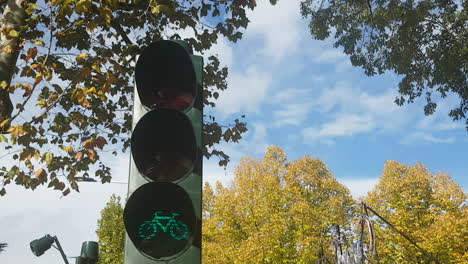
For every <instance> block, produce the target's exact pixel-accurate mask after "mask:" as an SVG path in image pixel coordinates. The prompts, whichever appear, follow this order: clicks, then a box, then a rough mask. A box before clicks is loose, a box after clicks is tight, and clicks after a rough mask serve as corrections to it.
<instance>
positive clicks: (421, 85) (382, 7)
mask: <svg viewBox="0 0 468 264" xmlns="http://www.w3.org/2000/svg"><path fill="white" fill-rule="evenodd" d="M457 2H458V4H457ZM301 14H302V15H303V16H304V17H306V18H308V17H310V24H309V27H310V32H311V34H312V36H313V37H314V38H316V39H320V40H323V39H325V38H327V37H329V36H330V33H331V30H330V29H331V28H335V29H336V32H335V36H334V37H335V39H336V42H335V43H334V47H335V48H336V47H339V46H341V47H343V48H344V52H345V53H346V54H347V55H350V59H351V63H352V64H353V66H360V67H362V68H364V69H365V74H366V75H368V76H372V75H374V74H376V73H378V74H382V73H384V72H385V71H387V70H390V71H393V72H395V73H396V74H398V75H403V76H404V77H403V79H402V80H401V81H400V83H399V90H398V91H399V94H400V96H399V97H397V98H396V99H395V103H396V104H398V105H400V106H401V105H403V104H404V103H405V102H406V103H412V102H413V101H414V99H416V98H418V97H420V96H422V95H423V94H424V95H425V97H426V101H427V103H426V105H425V106H424V113H425V115H430V114H433V113H434V111H435V110H436V107H437V103H436V102H434V101H432V97H431V95H432V94H433V93H435V92H437V93H439V94H440V95H441V96H442V98H444V97H445V96H446V95H447V94H448V93H454V94H456V95H458V96H459V98H460V105H458V106H457V107H455V108H453V109H452V110H451V111H450V113H449V116H450V117H451V118H452V119H453V120H459V119H461V120H462V119H465V121H466V128H467V130H468V118H467V116H466V114H467V113H468V81H467V77H468V64H467V63H468V44H467V43H468V41H467V38H468V2H467V1H454V0H445V1H439V0H420V1H413V0H405V1H403V0H399V1H398V0H386V1H384V0H353V1H349V0H338V1H324V0H322V1H318V0H303V1H302V2H301Z"/></svg>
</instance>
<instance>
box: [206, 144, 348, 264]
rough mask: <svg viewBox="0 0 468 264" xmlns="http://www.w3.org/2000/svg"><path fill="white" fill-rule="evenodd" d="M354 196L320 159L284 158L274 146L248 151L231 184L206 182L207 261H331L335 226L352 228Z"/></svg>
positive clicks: (345, 228)
mask: <svg viewBox="0 0 468 264" xmlns="http://www.w3.org/2000/svg"><path fill="white" fill-rule="evenodd" d="M352 209H353V200H352V198H351V196H350V194H349V191H348V189H347V188H346V187H344V186H343V185H341V184H339V183H338V182H337V181H336V179H334V177H333V176H332V175H331V173H330V172H329V171H328V170H327V169H326V168H325V165H324V164H323V162H322V161H320V160H319V159H313V158H311V157H310V156H305V157H303V158H301V159H298V160H295V161H291V162H289V163H286V155H285V153H284V152H283V151H282V150H281V149H280V148H279V147H277V146H270V147H269V148H268V150H267V152H266V154H265V156H264V157H263V160H260V161H258V160H255V159H253V158H250V157H245V158H243V159H242V160H241V162H240V164H239V165H238V166H237V167H236V170H235V179H234V181H233V183H232V184H231V185H230V186H229V187H224V186H222V185H221V184H220V183H218V184H217V185H216V187H215V190H213V189H212V187H211V186H210V185H209V184H205V187H204V193H203V245H202V246H203V250H202V254H203V263H216V264H219V263H316V261H320V263H325V259H326V260H328V261H329V262H330V263H332V262H333V261H334V256H333V255H334V253H333V250H332V240H333V236H332V231H333V228H334V226H336V225H340V226H342V227H343V230H348V231H349V228H350V225H349V223H350V221H351V218H352V217H353V210H352Z"/></svg>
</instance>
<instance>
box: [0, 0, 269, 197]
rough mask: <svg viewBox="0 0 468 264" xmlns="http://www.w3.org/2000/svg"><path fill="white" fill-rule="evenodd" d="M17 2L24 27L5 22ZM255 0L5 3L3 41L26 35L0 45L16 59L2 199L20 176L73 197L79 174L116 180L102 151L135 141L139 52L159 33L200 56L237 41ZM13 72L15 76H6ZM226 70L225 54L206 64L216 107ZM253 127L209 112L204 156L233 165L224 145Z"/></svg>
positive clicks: (0, 138)
mask: <svg viewBox="0 0 468 264" xmlns="http://www.w3.org/2000/svg"><path fill="white" fill-rule="evenodd" d="M274 2H275V1H272V3H274ZM12 3H13V4H14V3H20V4H19V5H20V7H22V8H19V9H18V8H16V11H18V12H23V13H24V16H20V15H18V16H17V17H24V19H23V20H21V21H19V20H18V19H16V20H18V21H16V22H15V26H12V25H11V23H10V24H8V23H7V22H5V21H7V19H6V18H8V17H9V16H7V14H11V12H10V11H8V10H10V9H8V8H7V7H8V6H10V4H12ZM255 5H256V4H255V1H254V0H250V1H224V0H223V1H214V0H206V1H191V0H182V1H175V0H150V1H141V0H131V1H121V0H79V1H73V0H53V1H13V0H8V1H7V0H4V1H0V11H1V12H3V13H4V17H3V22H2V23H3V24H2V25H3V26H2V28H1V34H2V40H17V41H16V42H14V41H13V42H11V41H10V42H8V41H7V42H2V43H3V44H2V45H3V46H2V47H1V49H0V62H5V61H11V60H12V58H14V60H13V61H14V62H16V64H15V63H13V64H12V65H4V64H2V67H1V69H0V73H1V74H0V76H1V77H2V78H3V79H4V80H0V84H1V85H0V86H1V88H0V91H1V92H0V97H1V98H0V101H1V102H2V105H1V108H2V109H0V110H1V111H0V116H1V118H0V119H1V120H0V125H1V126H2V127H3V128H4V129H6V128H8V130H7V131H8V133H9V134H8V135H2V134H0V147H2V148H3V147H5V150H6V151H2V152H1V153H0V158H2V157H5V156H9V157H12V158H13V159H14V160H15V164H14V165H12V166H11V167H6V166H2V167H0V179H2V182H1V184H2V185H3V186H0V187H2V188H1V189H0V195H4V194H5V193H6V190H5V188H4V186H5V185H7V184H9V183H11V182H12V181H14V182H15V183H16V184H19V185H22V186H24V187H25V188H32V189H34V188H35V187H36V186H38V185H39V184H48V186H49V187H50V188H54V189H57V190H60V191H62V192H63V195H67V194H68V193H69V192H70V190H71V189H73V190H76V191H79V188H78V184H77V181H76V180H75V178H76V177H78V176H79V177H83V176H84V177H88V176H90V175H89V174H88V171H89V170H90V169H91V166H94V168H96V174H95V175H92V176H96V177H98V178H100V179H101V181H102V182H103V183H105V182H110V179H111V174H110V168H109V166H108V164H106V163H105V162H103V161H102V160H101V155H102V154H103V153H105V152H112V153H113V154H114V155H116V154H117V151H118V150H122V151H125V150H126V149H127V148H128V146H129V134H130V129H131V122H132V116H131V115H132V114H131V107H132V95H133V70H134V65H135V57H136V55H137V54H139V53H140V52H141V51H142V49H143V48H144V47H145V46H147V45H149V44H150V43H151V42H154V41H156V40H159V39H185V40H186V41H188V42H189V43H190V44H191V45H192V46H193V48H194V50H195V52H196V53H201V54H203V53H205V52H206V51H207V50H208V49H210V47H211V46H212V45H213V44H215V43H216V42H217V40H218V39H219V38H226V39H228V40H229V41H232V42H236V41H237V40H239V39H240V38H241V37H242V30H243V29H245V28H246V27H247V25H248V22H249V20H248V18H247V17H246V10H247V9H253V8H254V7H255ZM8 12H10V13H8ZM6 43H9V44H6ZM16 53H18V54H19V56H18V60H16V57H15V56H12V54H16ZM7 57H8V58H9V59H5V58H7ZM7 66H8V67H7ZM10 68H11V72H12V73H13V76H8V74H5V73H8V72H9V71H10ZM227 74H228V69H227V68H226V67H222V66H221V62H220V61H219V59H218V58H217V57H216V56H210V57H209V58H208V59H207V60H206V61H205V68H204V81H205V87H204V88H205V89H204V94H203V98H204V100H203V102H204V105H205V106H210V107H215V100H216V99H217V98H218V96H219V93H218V92H219V91H222V90H225V89H226V88H227V83H226V78H227ZM9 78H11V82H10V80H9ZM5 91H6V93H5ZM5 96H6V98H5ZM10 97H11V98H10ZM10 99H11V101H12V102H13V106H14V109H13V110H12V111H13V112H12V113H9V112H11V111H9V110H11V109H10V107H8V106H9V105H7V104H8V103H9V102H10ZM9 114H11V116H10V117H9ZM242 117H244V116H242ZM0 130H1V129H0ZM246 130H247V128H246V124H245V122H242V121H240V120H239V119H237V118H236V119H235V120H233V122H232V123H230V124H223V125H221V124H219V123H217V122H216V121H215V118H214V117H213V116H211V115H205V116H204V126H203V142H204V148H203V154H204V156H205V157H207V158H210V157H212V156H213V155H214V156H215V157H218V158H219V159H220V161H219V165H220V166H223V165H226V164H227V163H228V161H229V156H228V155H227V154H226V153H224V152H223V151H222V150H219V149H218V148H217V145H218V143H220V141H225V142H238V141H239V140H240V139H241V135H242V133H244V132H245V131H246Z"/></svg>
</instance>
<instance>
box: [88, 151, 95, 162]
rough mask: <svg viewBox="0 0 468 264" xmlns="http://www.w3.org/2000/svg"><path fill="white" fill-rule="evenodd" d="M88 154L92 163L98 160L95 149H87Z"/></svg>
mask: <svg viewBox="0 0 468 264" xmlns="http://www.w3.org/2000/svg"><path fill="white" fill-rule="evenodd" d="M86 152H88V157H89V159H91V160H92V161H95V160H96V151H94V149H86Z"/></svg>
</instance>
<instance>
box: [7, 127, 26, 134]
mask: <svg viewBox="0 0 468 264" xmlns="http://www.w3.org/2000/svg"><path fill="white" fill-rule="evenodd" d="M7 132H8V133H11V134H12V135H14V136H19V135H21V134H23V133H24V129H23V126H21V125H12V126H11V127H10V128H9V129H8V130H7Z"/></svg>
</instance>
